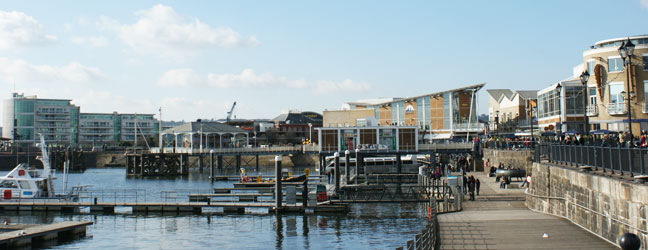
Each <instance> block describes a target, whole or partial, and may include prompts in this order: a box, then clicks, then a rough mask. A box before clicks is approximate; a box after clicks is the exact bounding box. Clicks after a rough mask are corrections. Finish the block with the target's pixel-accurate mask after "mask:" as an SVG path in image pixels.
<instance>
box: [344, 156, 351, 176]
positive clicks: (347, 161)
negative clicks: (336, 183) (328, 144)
mask: <svg viewBox="0 0 648 250" xmlns="http://www.w3.org/2000/svg"><path fill="white" fill-rule="evenodd" d="M349 165H351V152H350V151H349V150H348V149H347V150H345V151H344V183H345V184H349V180H351V179H350V178H351V177H350V176H349V175H351V174H350V173H349Z"/></svg>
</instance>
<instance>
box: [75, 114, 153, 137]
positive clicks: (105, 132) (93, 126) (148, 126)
mask: <svg viewBox="0 0 648 250" xmlns="http://www.w3.org/2000/svg"><path fill="white" fill-rule="evenodd" d="M136 116H137V119H136V120H137V138H138V139H139V140H142V138H145V139H147V140H149V141H147V142H145V144H146V143H151V141H152V140H157V137H158V133H159V123H158V120H157V119H155V117H154V115H152V114H119V113H117V112H113V113H81V115H80V116H79V117H80V118H79V144H86V145H89V144H92V145H117V144H119V143H121V142H130V143H134V141H135V140H134V135H135V133H136V130H135V122H134V120H135V119H134V118H135V117H136Z"/></svg>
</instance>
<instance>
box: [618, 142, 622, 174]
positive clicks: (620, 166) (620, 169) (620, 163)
mask: <svg viewBox="0 0 648 250" xmlns="http://www.w3.org/2000/svg"><path fill="white" fill-rule="evenodd" d="M622 148H623V147H619V151H617V158H619V174H621V175H623V161H622V160H621V159H622V158H621V157H622V156H621V155H622V154H621V151H622V150H621V149H622Z"/></svg>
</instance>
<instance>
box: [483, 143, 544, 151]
mask: <svg viewBox="0 0 648 250" xmlns="http://www.w3.org/2000/svg"><path fill="white" fill-rule="evenodd" d="M535 145H536V142H535V141H486V142H483V147H484V148H487V149H499V150H528V149H533V148H535Z"/></svg>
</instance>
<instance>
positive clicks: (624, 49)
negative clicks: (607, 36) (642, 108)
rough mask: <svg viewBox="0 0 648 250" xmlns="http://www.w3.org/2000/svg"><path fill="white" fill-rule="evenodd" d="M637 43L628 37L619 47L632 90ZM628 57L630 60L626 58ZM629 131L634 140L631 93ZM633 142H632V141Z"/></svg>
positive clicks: (628, 87) (627, 79)
mask: <svg viewBox="0 0 648 250" xmlns="http://www.w3.org/2000/svg"><path fill="white" fill-rule="evenodd" d="M634 48H635V45H634V44H633V43H632V42H631V41H630V38H628V40H627V41H625V42H624V43H622V44H621V47H619V55H621V58H623V64H624V65H625V67H626V89H627V90H628V92H630V69H631V68H632V67H631V65H632V55H633V54H634ZM626 59H628V60H626ZM626 106H627V107H628V132H630V142H632V138H633V135H632V110H631V109H630V95H628V104H627V105H626ZM630 144H632V143H630Z"/></svg>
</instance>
